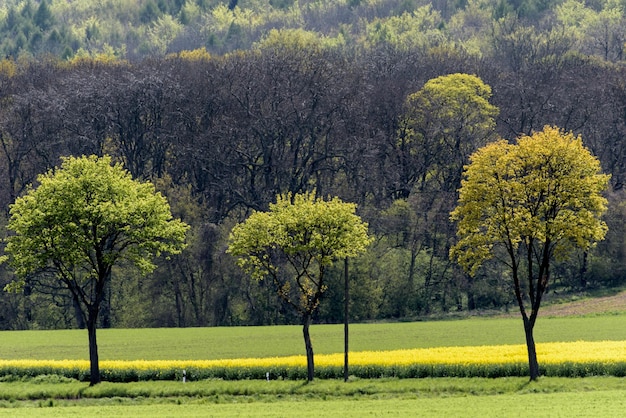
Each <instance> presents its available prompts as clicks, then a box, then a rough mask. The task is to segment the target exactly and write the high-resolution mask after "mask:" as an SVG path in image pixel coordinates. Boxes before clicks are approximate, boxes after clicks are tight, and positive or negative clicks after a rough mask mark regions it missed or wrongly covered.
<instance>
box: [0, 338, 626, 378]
mask: <svg viewBox="0 0 626 418" xmlns="http://www.w3.org/2000/svg"><path fill="white" fill-rule="evenodd" d="M537 355H538V360H539V362H540V363H541V364H545V365H549V364H550V365H557V364H564V363H605V364H611V363H626V341H594V342H589V341H578V342H563V343H539V344H537ZM343 361H344V358H343V353H337V354H320V355H316V356H315V363H316V365H317V366H321V367H324V366H337V367H341V366H342V365H343ZM527 361H528V357H527V351H526V346H525V345H489V346H470V347H439V348H424V349H412V350H393V351H362V352H353V353H350V364H351V365H353V366H409V365H412V364H421V365H460V366H464V365H467V366H471V365H490V364H493V365H498V364H515V363H525V362H527ZM305 366H306V357H305V356H289V357H268V358H240V359H224V360H151V361H146V360H132V361H118V360H115V361H110V360H104V361H101V362H100V368H101V369H108V370H138V371H142V370H172V369H179V370H182V369H186V368H196V369H212V368H244V369H245V368H252V367H255V368H258V367H267V368H270V367H305ZM0 368H4V369H6V368H16V369H26V368H37V369H41V368H50V369H64V370H88V369H89V362H88V361H87V360H0Z"/></svg>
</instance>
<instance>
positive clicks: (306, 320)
mask: <svg viewBox="0 0 626 418" xmlns="http://www.w3.org/2000/svg"><path fill="white" fill-rule="evenodd" d="M302 323H303V324H302V334H304V346H305V347H306V371H307V380H308V381H309V382H312V381H313V377H314V374H315V364H314V362H313V345H312V344H311V335H310V334H309V326H310V325H311V315H308V314H307V315H304V317H303V320H302Z"/></svg>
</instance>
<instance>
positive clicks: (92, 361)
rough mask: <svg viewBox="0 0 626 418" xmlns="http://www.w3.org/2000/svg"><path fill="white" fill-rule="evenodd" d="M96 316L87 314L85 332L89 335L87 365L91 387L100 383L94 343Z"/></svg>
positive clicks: (91, 313)
mask: <svg viewBox="0 0 626 418" xmlns="http://www.w3.org/2000/svg"><path fill="white" fill-rule="evenodd" d="M97 321H98V314H97V311H96V313H93V312H89V318H88V319H87V332H88V333H89V365H90V370H91V375H90V379H89V385H90V386H93V385H96V384H98V383H100V363H99V360H98V343H97V341H96V328H97V324H98V322H97Z"/></svg>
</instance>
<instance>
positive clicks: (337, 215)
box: [228, 193, 371, 381]
mask: <svg viewBox="0 0 626 418" xmlns="http://www.w3.org/2000/svg"><path fill="white" fill-rule="evenodd" d="M370 242H371V238H370V237H369V236H368V233H367V224H366V223H365V222H363V221H362V220H361V218H360V217H359V216H358V215H357V214H356V205H355V204H353V203H347V202H343V201H341V200H340V199H339V198H336V197H335V198H333V199H330V200H323V199H320V198H316V197H315V194H314V193H301V194H295V195H292V194H290V193H288V194H284V195H279V196H278V197H277V201H276V203H274V204H270V207H269V211H267V212H254V213H253V214H252V215H250V217H248V219H246V220H245V221H244V222H242V223H240V224H237V225H236V226H235V227H234V228H233V230H232V232H231V234H230V242H229V246H228V252H229V253H231V254H233V255H235V256H237V257H238V264H239V265H240V266H241V267H242V268H243V269H244V270H245V271H246V272H248V273H249V274H250V275H251V276H252V277H253V278H255V279H257V280H264V279H268V280H270V281H271V282H272V284H273V285H274V288H275V289H276V292H277V293H278V296H279V297H280V298H281V299H282V300H283V301H284V302H285V303H287V304H288V305H289V306H291V307H292V308H293V309H294V310H295V311H296V312H297V313H298V314H299V315H300V316H301V318H302V326H303V328H302V332H303V335H304V344H305V349H306V355H307V377H308V380H309V381H312V380H313V376H314V361H313V346H312V344H311V336H310V334H309V326H310V325H311V319H312V317H313V314H314V313H315V310H316V309H317V307H318V305H319V302H320V299H321V297H322V295H323V293H324V292H325V291H326V281H325V280H326V271H327V269H328V268H329V267H330V266H331V265H332V264H333V262H335V261H337V260H341V259H345V258H348V257H356V256H357V255H359V254H360V253H362V252H364V251H365V249H366V248H367V246H368V245H369V244H370Z"/></svg>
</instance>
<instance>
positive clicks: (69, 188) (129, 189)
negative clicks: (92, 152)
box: [5, 156, 188, 288]
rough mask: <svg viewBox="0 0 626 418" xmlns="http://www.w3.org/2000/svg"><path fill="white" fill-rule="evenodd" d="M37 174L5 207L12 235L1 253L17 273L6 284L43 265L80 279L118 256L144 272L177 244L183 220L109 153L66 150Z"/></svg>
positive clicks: (18, 283) (178, 247)
mask: <svg viewBox="0 0 626 418" xmlns="http://www.w3.org/2000/svg"><path fill="white" fill-rule="evenodd" d="M37 180H38V183H39V185H38V186H37V187H36V188H33V189H30V190H29V191H28V193H27V194H26V195H24V196H22V197H20V198H18V199H17V200H16V201H15V203H14V204H13V205H12V206H11V211H10V215H11V219H10V221H9V224H8V228H9V229H10V230H11V231H14V233H15V234H14V235H11V236H9V238H8V239H7V245H6V248H5V254H6V256H5V257H6V260H7V261H8V263H9V265H10V266H11V267H12V268H13V269H14V270H15V272H16V273H17V275H18V277H19V280H18V281H16V282H15V283H14V285H12V286H10V287H11V288H16V287H15V286H17V287H18V288H19V287H21V286H23V284H24V279H25V278H26V277H27V276H29V275H32V274H38V273H42V272H46V271H48V270H49V269H53V270H55V271H56V272H57V274H60V275H61V277H72V278H74V279H78V280H81V281H82V280H86V281H89V280H92V279H94V278H95V277H96V276H97V274H98V273H97V269H98V268H110V266H112V265H114V264H116V263H120V262H123V261H128V262H131V263H132V264H134V265H135V266H137V267H138V268H139V269H140V270H141V271H143V272H149V271H152V270H153V269H154V268H155V264H154V263H153V262H152V257H154V256H158V255H160V254H161V253H162V252H169V253H178V252H180V251H181V249H182V247H183V241H184V237H185V232H186V230H187V229H188V226H187V225H186V224H185V223H183V222H181V221H180V220H174V219H172V215H171V213H170V209H169V205H168V204H167V201H166V200H165V198H164V197H163V196H162V195H161V194H159V193H155V191H154V186H153V185H152V184H151V183H139V182H137V181H135V180H133V179H132V178H131V177H130V174H129V173H128V172H127V171H125V170H124V169H123V168H122V166H121V165H119V164H117V165H111V159H110V157H103V158H97V157H95V156H92V157H81V158H74V157H69V158H66V159H64V161H63V164H62V166H61V167H60V169H57V170H51V171H49V172H48V173H46V174H43V175H40V176H39V177H38V179H37ZM96 263H103V264H101V265H99V264H96Z"/></svg>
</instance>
